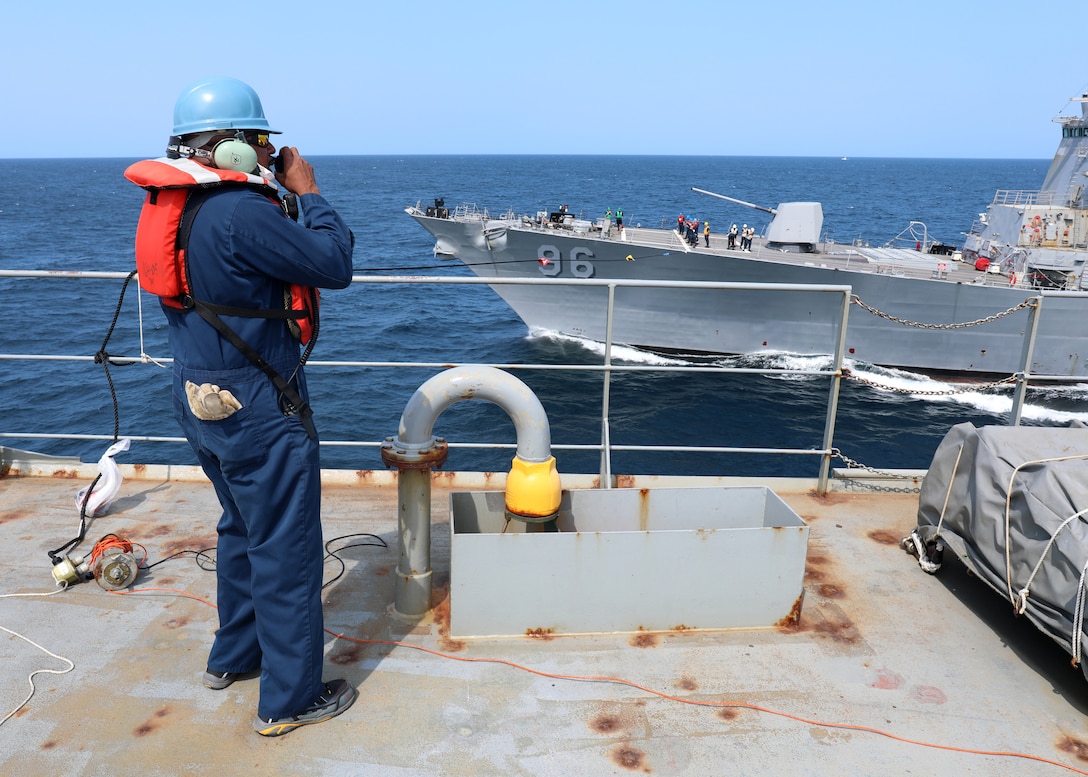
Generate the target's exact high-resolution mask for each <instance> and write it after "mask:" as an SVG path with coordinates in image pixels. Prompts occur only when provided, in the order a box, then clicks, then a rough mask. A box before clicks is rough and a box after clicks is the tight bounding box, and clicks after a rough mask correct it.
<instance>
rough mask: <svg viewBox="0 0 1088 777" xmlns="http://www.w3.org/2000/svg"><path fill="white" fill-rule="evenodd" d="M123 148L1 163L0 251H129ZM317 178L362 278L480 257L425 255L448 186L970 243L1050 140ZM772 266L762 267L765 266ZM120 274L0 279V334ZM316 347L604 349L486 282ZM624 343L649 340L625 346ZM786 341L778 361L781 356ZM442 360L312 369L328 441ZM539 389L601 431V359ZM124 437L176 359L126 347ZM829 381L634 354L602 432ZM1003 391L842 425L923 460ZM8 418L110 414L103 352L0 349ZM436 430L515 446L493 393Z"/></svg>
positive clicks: (91, 300)
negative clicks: (956, 152) (890, 151)
mask: <svg viewBox="0 0 1088 777" xmlns="http://www.w3.org/2000/svg"><path fill="white" fill-rule="evenodd" d="M132 161H135V160H127V159H84V160H73V159H63V160H58V159H51V160H0V180H2V181H3V182H4V196H3V198H2V200H0V268H3V269H31V270H53V271H58V270H85V271H86V270H97V271H128V270H130V269H132V268H133V267H134V260H133V251H132V244H133V235H134V232H135V228H136V221H137V217H138V215H139V210H140V204H141V202H142V198H143V192H142V191H141V190H139V189H138V188H137V187H135V186H133V185H132V184H129V183H128V182H127V181H126V180H125V179H124V178H123V176H122V173H123V170H124V169H125V167H126V166H127V165H128V164H130V163H131V162H132ZM311 161H312V163H313V164H314V167H315V169H316V172H317V177H318V183H319V185H320V186H321V189H322V193H323V194H324V195H325V196H326V197H327V198H328V199H329V200H330V201H331V202H332V203H333V205H334V206H335V207H336V208H337V209H338V210H339V211H340V213H341V214H342V215H343V216H344V218H345V220H346V221H347V223H348V225H349V226H350V227H351V228H352V230H353V231H354V233H355V236H356V249H355V260H354V263H355V267H356V272H357V274H360V275H382V274H386V275H388V274H395V275H403V274H418V275H450V274H453V275H469V273H468V271H467V270H466V269H464V268H463V267H461V266H460V265H459V264H457V263H455V262H450V261H448V260H442V259H436V258H435V257H434V256H433V254H432V245H433V243H432V240H431V238H430V236H429V235H428V234H427V233H426V232H425V231H424V230H422V229H421V228H419V227H418V226H417V225H416V224H415V222H413V221H412V220H411V219H410V218H409V217H408V216H407V215H405V213H404V208H405V207H406V206H408V205H412V204H416V203H417V202H422V203H423V204H424V205H426V204H429V203H430V201H431V200H432V199H433V198H434V197H443V198H444V199H445V201H446V204H447V205H448V206H453V205H457V204H460V203H463V202H472V203H476V204H478V205H479V206H480V207H486V208H487V209H488V210H489V211H491V212H492V213H502V212H505V211H507V210H513V211H514V212H517V213H535V212H537V211H542V210H552V209H554V208H555V207H556V206H558V205H559V204H568V205H569V206H570V209H571V211H572V212H574V213H576V214H579V215H581V216H584V217H586V218H596V217H598V216H600V215H603V214H604V212H605V210H607V209H608V208H612V209H613V210H615V209H616V208H622V209H623V211H624V214H625V219H626V220H627V222H628V223H631V224H642V225H644V226H662V225H664V226H671V225H672V224H673V223H674V222H675V219H676V216H677V214H679V213H685V214H687V215H689V216H695V217H698V218H700V219H701V220H707V219H708V220H709V221H710V222H711V224H712V225H713V228H714V229H715V231H725V230H726V229H727V228H728V225H729V224H730V223H731V222H734V221H735V222H737V223H738V224H739V223H749V224H754V225H756V226H757V228H761V227H762V226H763V225H764V224H765V223H766V220H767V219H768V218H769V216H766V215H765V214H763V213H760V212H759V211H755V210H751V209H749V208H745V207H743V206H739V205H733V204H731V203H728V202H725V201H722V200H719V199H715V198H710V197H707V196H705V195H700V194H697V193H695V192H692V191H691V189H692V187H697V188H701V189H706V190H710V191H714V192H718V193H721V194H725V195H728V196H730V197H735V198H737V199H741V200H744V201H747V202H751V203H755V204H757V205H761V206H764V207H774V206H776V205H777V204H778V203H779V202H785V201H806V200H817V201H820V202H822V203H823V208H824V229H825V232H827V233H828V234H829V235H830V236H831V237H832V238H834V239H835V240H836V241H837V242H840V243H846V242H850V241H851V240H854V239H857V238H861V239H865V240H869V241H870V242H871V243H872V244H874V245H879V244H883V243H884V242H886V241H888V240H890V239H892V238H893V237H895V236H896V235H897V234H898V233H899V232H901V231H902V230H903V229H904V228H905V227H906V226H907V224H908V223H909V222H910V221H921V222H923V223H925V224H926V225H927V228H928V232H929V235H930V237H931V238H934V239H938V240H941V241H942V242H945V243H950V244H953V245H957V246H958V245H960V244H962V233H963V232H965V231H966V230H967V229H968V228H969V227H970V225H971V223H972V221H973V220H974V219H975V218H976V217H977V214H978V213H980V212H982V211H983V210H984V208H985V206H986V204H987V203H989V202H990V201H991V199H992V197H993V194H994V191H995V190H997V189H999V188H1003V189H1034V188H1037V187H1038V186H1039V184H1040V183H1041V181H1042V179H1043V177H1044V174H1045V172H1046V168H1047V166H1048V164H1049V160H945V159H941V160H923V159H824V158H787V157H618V156H406V157H393V156H374V157H368V156H351V157H316V158H313V159H312V160H311ZM769 280H770V279H769ZM120 290H121V284H120V282H119V281H97V280H56V281H48V282H42V281H28V280H21V279H11V278H0V299H3V301H4V310H5V311H6V312H7V314H8V325H7V326H6V327H4V329H3V334H2V335H0V338H2V345H0V352H2V353H6V354H11V353H15V354H30V353H35V354H82V355H85V356H87V357H90V356H92V355H93V354H95V353H96V352H97V351H98V350H99V349H100V348H101V347H102V343H103V338H104V337H105V336H106V332H107V329H108V328H109V326H110V322H111V320H112V317H113V314H114V310H115V308H116V306H117V303H118V295H119V293H120ZM139 296H141V297H142V301H143V309H142V317H143V328H142V336H143V338H144V342H143V344H142V345H141V341H140V338H141V327H140V326H139V317H138V316H139V314H140V313H141V311H140V307H139V304H138V303H139V300H138V298H137V297H138V295H137V294H136V290H135V285H134V284H133V285H132V286H131V287H130V289H129V290H128V292H127V293H126V295H125V298H124V305H123V310H122V315H121V318H120V321H119V323H118V325H117V327H116V329H115V330H114V331H113V334H112V336H111V339H110V343H109V347H108V350H109V352H110V353H111V354H117V355H135V354H138V353H139V352H140V351H141V349H142V350H144V351H146V352H148V353H150V354H153V355H159V356H167V355H168V351H167V349H166V345H165V324H164V322H163V320H162V316H161V313H160V312H159V310H158V306H157V303H155V302H154V301H153V300H152V299H151V298H149V297H147V296H146V295H139ZM322 311H323V315H322V330H321V336H320V339H319V344H318V347H317V350H316V352H315V354H314V356H313V359H314V360H317V361H339V360H355V361H361V360H365V361H425V362H443V363H447V362H480V363H527V362H544V363H593V362H597V361H599V359H600V356H599V350H598V349H596V348H595V347H594V344H591V343H583V342H578V341H573V340H569V339H562V338H555V337H548V336H532V337H531V336H529V333H528V332H527V330H526V327H525V326H524V325H523V324H522V323H521V321H520V320H519V319H518V318H517V317H516V316H515V315H514V314H513V312H512V311H511V310H510V309H509V308H507V307H506V305H505V304H504V303H503V302H502V300H501V299H499V298H498V296H497V295H495V294H494V293H493V292H491V291H490V290H489V289H487V288H486V287H482V286H480V287H476V286H447V287H437V286H433V285H423V284H420V285H353V286H352V287H351V288H349V289H347V290H344V291H339V292H329V293H327V294H326V295H325V296H324V297H323V306H322ZM624 355H625V358H627V359H629V360H631V361H634V362H649V363H652V362H653V360H654V358H655V357H653V356H652V355H649V354H640V353H636V352H627V353H625V354H624ZM780 358H781V359H782V360H784V361H785V360H787V357H780ZM434 372H435V370H428V369H413V370H407V371H400V372H397V373H394V372H393V371H391V370H388V369H385V368H367V369H355V368H348V367H328V368H318V367H315V368H313V369H311V370H310V371H309V382H310V387H311V393H312V395H313V396H312V400H313V405H314V408H315V413H316V418H317V422H318V427H319V429H320V430H321V434H322V438H323V439H325V440H380V439H382V438H384V437H387V436H391V435H394V434H395V433H396V431H397V424H398V421H399V418H400V414H401V412H402V410H403V409H404V405H405V403H406V402H407V400H408V398H409V396H410V395H411V393H412V391H414V389H415V388H416V387H417V386H418V385H419V384H420V383H422V382H423V381H424V380H426V379H427V378H428V377H430V376H431V375H432V374H434ZM881 374H882V375H883V377H884V379H885V380H888V381H891V382H898V383H899V384H901V385H902V386H904V387H906V388H910V387H916V388H932V387H933V386H934V385H939V384H935V383H934V382H933V381H930V379H928V378H924V377H923V376H918V375H911V374H909V373H902V372H894V371H881ZM519 377H521V378H522V379H523V380H525V382H526V383H528V384H529V385H530V386H531V387H532V388H533V389H534V391H536V393H537V394H538V396H540V398H541V400H542V402H543V403H544V406H545V408H546V410H547V412H548V417H549V421H550V424H551V429H552V440H553V442H554V443H557V444H595V443H597V442H599V437H600V429H599V421H598V418H599V409H600V398H601V378H600V376H599V375H595V374H590V373H581V374H571V373H562V374H560V373H553V372H535V373H524V372H522V373H519ZM110 378H111V379H112V381H113V383H114V386H115V388H116V392H117V396H118V400H119V430H120V433H121V434H122V435H126V434H132V435H153V436H165V437H176V436H179V431H178V429H177V427H176V424H175V422H174V420H173V418H172V416H171V414H170V411H169V375H168V370H165V369H160V368H159V367H156V366H154V365H148V364H143V365H133V366H115V367H111V368H110ZM1086 399H1088V388H1086V387H1084V386H1073V387H1066V388H1057V389H1041V390H1039V391H1036V392H1034V393H1033V398H1032V407H1031V408H1030V412H1029V416H1028V417H1029V422H1037V423H1065V422H1068V421H1069V420H1073V419H1081V420H1085V419H1088V402H1086ZM826 402H827V382H826V380H823V379H799V378H791V379H786V378H781V377H778V378H775V377H758V376H757V377H749V376H736V375H725V374H720V375H719V374H714V375H703V374H690V373H688V374H680V375H677V374H672V375H666V374H658V373H626V374H618V375H614V376H613V378H612V397H611V408H610V410H611V413H610V415H611V432H612V441H613V442H614V443H618V444H631V445H647V444H674V445H708V446H745V447H770V446H781V447H789V448H817V447H819V446H820V444H821V434H822V430H823V413H824V409H825V406H826ZM1007 406H1008V394H1007V393H1006V394H1004V395H998V396H995V395H990V394H973V395H969V396H965V397H959V398H957V399H956V400H949V399H947V398H934V397H926V396H908V395H903V394H896V393H891V392H886V391H880V390H876V389H873V388H871V387H868V386H865V385H862V384H858V383H847V384H846V385H845V387H844V390H843V397H842V400H841V403H840V418H839V423H838V427H837V434H836V445H837V447H839V448H840V449H841V450H842V451H843V452H844V453H845V454H847V455H848V456H850V457H852V458H854V459H857V460H859V461H863V462H865V463H867V464H871V465H873V466H877V467H925V466H927V465H928V463H929V461H930V458H931V456H932V453H933V450H934V448H935V447H936V445H937V443H938V442H939V441H940V439H941V437H942V436H943V435H944V433H945V432H946V431H947V429H948V428H949V427H950V426H952V425H953V424H955V423H959V422H961V421H971V422H973V423H976V424H979V425H981V424H987V423H1002V422H1004V420H1005V417H1006V416H1005V409H1006V408H1007ZM0 418H2V419H3V420H2V421H0V431H4V432H7V433H37V434H107V435H109V434H112V433H113V429H114V415H113V410H112V406H111V399H110V386H109V384H108V383H107V379H106V373H105V370H104V369H103V368H102V366H100V365H97V364H95V363H94V362H93V360H90V359H88V360H87V361H82V362H76V363H72V362H60V361H26V360H10V359H5V360H0ZM435 433H436V434H438V435H440V436H444V437H446V438H447V439H449V440H450V441H451V442H481V441H505V442H513V426H512V424H511V422H510V421H509V419H507V418H506V416H505V414H504V413H503V412H502V411H501V410H499V409H498V408H496V407H494V406H491V405H489V404H487V403H482V402H462V403H459V404H457V405H455V406H453V407H451V408H450V409H449V410H447V411H446V412H445V413H444V414H443V415H442V417H441V418H440V419H439V424H438V425H437V426H436V429H435ZM3 444H5V445H12V446H15V447H23V448H31V449H33V450H38V451H41V452H45V453H51V454H56V455H78V456H82V457H83V458H84V459H85V460H89V461H91V460H95V459H97V458H98V457H99V455H101V453H102V451H103V450H104V449H105V447H106V445H107V443H104V442H102V441H72V440H51V439H45V440H43V439H34V440H21V439H19V438H7V439H5V440H3ZM322 456H323V464H324V466H327V467H337V468H347V469H373V468H381V467H382V464H381V461H380V458H379V456H378V452H377V450H376V449H374V448H349V447H328V446H327V447H325V448H324V449H323V452H322ZM510 456H511V453H510V452H509V451H505V450H504V451H494V450H492V451H487V450H483V451H481V450H469V449H454V450H453V451H452V452H451V456H450V462H449V464H448V465H447V466H448V468H450V469H459V470H505V469H507V468H508V464H509V459H510ZM557 457H558V458H559V467H560V471H568V472H575V471H577V472H596V471H597V469H598V456H597V455H596V454H593V453H591V452H581V451H567V452H562V453H559V454H557ZM124 460H125V461H140V462H148V463H167V462H173V463H185V464H188V463H194V460H193V457H192V455H191V453H190V452H189V450H188V448H187V447H186V446H185V445H184V444H152V443H140V444H136V445H134V446H133V449H132V450H131V451H130V452H129V453H127V454H125V455H124ZM816 466H817V465H816V459H815V458H811V457H767V456H754V455H743V456H739V455H726V454H716V455H706V454H669V455H665V456H663V455H661V454H650V453H637V452H632V453H623V452H621V453H617V454H615V456H614V459H613V470H614V471H615V472H618V473H661V474H738V475H740V474H748V475H757V474H769V475H775V474H794V475H813V474H815V471H816Z"/></svg>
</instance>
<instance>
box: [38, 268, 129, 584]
mask: <svg viewBox="0 0 1088 777" xmlns="http://www.w3.org/2000/svg"><path fill="white" fill-rule="evenodd" d="M135 276H136V270H133V271H132V272H130V273H129V274H128V276H127V277H126V278H125V281H124V283H122V284H121V294H120V295H119V296H118V298H117V307H115V308H114V311H113V320H112V321H110V325H109V328H108V329H107V330H106V337H105V338H104V339H103V340H102V347H101V348H100V349H99V350H98V352H97V353H96V354H95V355H94V361H95V364H101V365H102V369H103V370H105V372H106V382H107V383H108V384H109V387H110V400H111V401H112V404H113V441H114V442H117V440H118V438H119V437H120V433H121V413H120V406H119V404H118V402H117V388H116V387H115V386H114V384H113V377H112V376H111V375H110V364H114V365H116V366H122V367H123V366H127V365H130V364H135V363H136V362H135V361H132V360H129V361H124V362H118V361H114V360H113V359H112V358H111V357H110V355H109V352H108V351H107V350H106V346H107V345H109V342H110V338H111V337H112V336H113V330H114V329H116V328H117V321H118V319H119V318H120V317H121V308H122V306H123V305H124V302H125V291H127V290H128V284H129V282H130V281H131V280H132V279H133V278H134V277H135ZM101 479H102V473H101V472H99V473H98V476H97V477H96V478H95V479H94V480H93V481H91V485H90V487H89V488H88V489H87V492H86V493H85V494H84V496H83V502H82V504H80V507H79V536H77V537H75V538H74V539H71V540H69V541H68V542H66V543H64V544H63V545H61V546H60V547H59V548H57V549H56V550H51V551H48V553H49V559H50V561H52V562H53V564H54V566H55V565H57V564H59V563H61V561H62V560H63V559H61V558H60V554H61V553H64V552H66V551H68V550H71V549H73V548H76V547H78V546H79V544H80V543H82V542H83V540H84V539H86V537H87V504H88V503H89V502H90V501H91V495H92V494H93V493H94V487H95V486H96V485H98V481H99V480H101Z"/></svg>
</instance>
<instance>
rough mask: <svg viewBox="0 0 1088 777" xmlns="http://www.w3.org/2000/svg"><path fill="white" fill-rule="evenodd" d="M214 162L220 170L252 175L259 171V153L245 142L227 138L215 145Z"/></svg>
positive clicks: (213, 150)
mask: <svg viewBox="0 0 1088 777" xmlns="http://www.w3.org/2000/svg"><path fill="white" fill-rule="evenodd" d="M212 161H213V162H214V163H215V166H216V167H218V168H219V169H220V170H237V171H238V172H241V173H252V172H253V171H254V170H256V169H257V152H256V151H254V150H253V146H251V145H249V144H248V143H246V142H245V141H244V140H238V139H237V138H227V139H226V140H221V141H219V142H218V143H216V144H215V148H214V149H212Z"/></svg>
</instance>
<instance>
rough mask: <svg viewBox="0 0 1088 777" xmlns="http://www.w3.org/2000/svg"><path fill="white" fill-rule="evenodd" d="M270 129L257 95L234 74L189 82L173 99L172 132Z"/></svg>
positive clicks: (183, 133)
mask: <svg viewBox="0 0 1088 777" xmlns="http://www.w3.org/2000/svg"><path fill="white" fill-rule="evenodd" d="M223 129H240V130H265V131H266V132H270V133H277V134H278V133H279V130H274V129H271V128H270V127H269V126H268V120H267V119H265V117H264V108H262V107H261V98H260V97H258V96H257V93H256V92H255V91H254V90H253V87H251V86H250V85H249V84H247V83H245V82H243V81H239V80H238V79H237V78H230V77H227V76H213V77H212V78H204V79H202V80H200V81H197V82H196V83H195V84H192V85H190V86H188V87H186V89H185V90H184V91H183V92H182V93H181V95H180V96H179V97H178V100H177V102H176V103H174V131H173V132H172V133H171V134H172V135H189V134H192V133H194V132H208V131H210V130H223Z"/></svg>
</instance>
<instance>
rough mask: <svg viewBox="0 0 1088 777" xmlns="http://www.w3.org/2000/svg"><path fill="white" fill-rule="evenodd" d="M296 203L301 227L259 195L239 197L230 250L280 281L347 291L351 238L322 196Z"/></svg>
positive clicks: (349, 273)
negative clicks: (299, 207) (299, 209)
mask: <svg viewBox="0 0 1088 777" xmlns="http://www.w3.org/2000/svg"><path fill="white" fill-rule="evenodd" d="M299 200H300V203H301V211H302V214H301V216H300V218H301V222H302V223H296V222H294V221H292V220H291V219H289V218H285V217H284V215H283V212H282V211H281V210H280V209H279V208H278V207H277V206H276V205H275V204H274V203H272V202H269V200H268V199H266V198H265V197H262V196H260V195H258V194H253V195H252V196H246V197H243V198H241V199H240V201H239V202H238V205H237V211H236V212H235V213H234V215H233V218H232V219H231V243H232V245H231V252H232V253H233V254H234V256H235V257H237V258H239V259H242V260H243V261H245V260H247V259H248V260H250V261H252V262H253V263H254V269H256V270H258V271H259V272H260V273H261V274H263V275H267V276H270V277H273V278H278V279H280V280H281V281H286V282H288V283H297V284H299V285H302V286H316V287H318V288H323V289H343V288H345V287H347V286H348V285H349V284H350V283H351V274H352V266H351V255H352V251H353V250H354V247H355V237H354V235H353V234H352V233H351V230H349V229H348V227H347V225H346V224H345V223H344V220H343V219H341V218H340V215H339V214H338V213H337V212H336V211H335V210H333V208H332V206H331V205H329V203H328V201H327V200H326V199H325V198H324V197H322V196H321V195H320V194H304V195H302V196H301V197H300V198H299ZM258 263H259V264H258Z"/></svg>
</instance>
